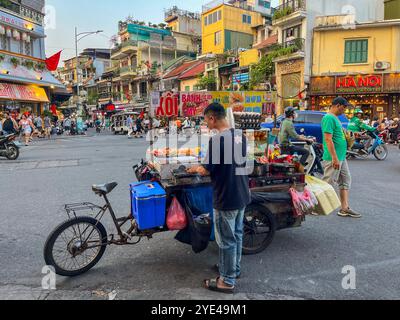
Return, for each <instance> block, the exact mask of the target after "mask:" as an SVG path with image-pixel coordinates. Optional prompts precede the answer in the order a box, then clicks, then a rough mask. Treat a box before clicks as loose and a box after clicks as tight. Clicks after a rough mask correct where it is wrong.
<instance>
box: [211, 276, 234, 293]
mask: <svg viewBox="0 0 400 320" xmlns="http://www.w3.org/2000/svg"><path fill="white" fill-rule="evenodd" d="M219 279H220V278H219V277H218V278H217V279H210V280H204V287H205V288H206V289H208V290H210V291H214V292H220V293H225V294H233V293H234V292H235V287H231V288H219V287H218V280H219Z"/></svg>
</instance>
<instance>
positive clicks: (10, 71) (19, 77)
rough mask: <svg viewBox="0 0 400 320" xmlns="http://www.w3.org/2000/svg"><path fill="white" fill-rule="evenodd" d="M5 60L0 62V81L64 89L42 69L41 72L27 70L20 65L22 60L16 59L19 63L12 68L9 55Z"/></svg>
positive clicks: (31, 69) (49, 73) (32, 69)
mask: <svg viewBox="0 0 400 320" xmlns="http://www.w3.org/2000/svg"><path fill="white" fill-rule="evenodd" d="M4 56H5V57H6V58H5V59H4V60H3V61H1V62H0V80H2V81H6V82H20V83H24V84H27V83H29V84H36V85H40V86H42V87H53V86H54V87H56V88H65V86H64V85H63V84H62V83H61V82H60V81H58V80H57V79H56V78H55V77H54V76H53V75H52V74H51V72H50V71H48V70H47V69H44V70H43V71H39V70H36V69H34V68H28V67H26V66H24V65H22V61H24V59H23V58H18V59H19V60H20V61H21V63H20V64H19V65H17V66H14V65H13V64H12V63H11V62H10V58H12V57H14V56H11V55H7V56H6V55H4Z"/></svg>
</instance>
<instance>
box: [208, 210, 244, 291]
mask: <svg viewBox="0 0 400 320" xmlns="http://www.w3.org/2000/svg"><path fill="white" fill-rule="evenodd" d="M244 212H245V209H242V210H234V211H220V210H214V226H215V239H216V241H217V244H218V246H219V260H220V262H219V272H220V275H221V280H223V281H224V282H225V283H226V284H227V285H229V286H235V284H236V278H237V277H238V276H240V273H241V268H240V264H241V261H242V247H243V220H244Z"/></svg>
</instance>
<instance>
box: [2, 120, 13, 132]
mask: <svg viewBox="0 0 400 320" xmlns="http://www.w3.org/2000/svg"><path fill="white" fill-rule="evenodd" d="M3 130H4V131H6V132H12V133H13V132H15V129H14V123H13V122H12V120H11V119H7V120H6V121H4V123H3Z"/></svg>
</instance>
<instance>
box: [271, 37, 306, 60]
mask: <svg viewBox="0 0 400 320" xmlns="http://www.w3.org/2000/svg"><path fill="white" fill-rule="evenodd" d="M305 44H306V41H305V39H303V38H296V39H291V40H288V41H286V42H284V43H282V44H280V45H279V46H277V47H276V48H275V50H274V56H275V58H274V62H282V61H286V60H291V59H299V58H304V56H305V47H306V46H305Z"/></svg>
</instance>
